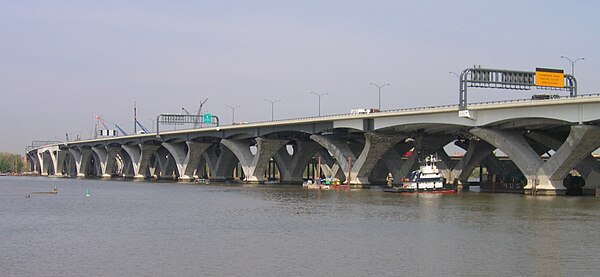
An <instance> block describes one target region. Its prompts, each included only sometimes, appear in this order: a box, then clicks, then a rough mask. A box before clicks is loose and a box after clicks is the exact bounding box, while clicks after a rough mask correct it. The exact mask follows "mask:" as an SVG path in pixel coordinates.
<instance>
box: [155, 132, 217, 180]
mask: <svg viewBox="0 0 600 277" xmlns="http://www.w3.org/2000/svg"><path fill="white" fill-rule="evenodd" d="M211 145H212V143H200V142H193V141H186V142H185V144H184V143H167V142H164V143H163V146H164V147H165V148H166V149H167V150H168V151H169V152H170V153H171V156H172V157H173V159H174V162H175V165H176V167H177V172H178V173H179V178H178V181H180V182H190V181H192V179H193V178H197V176H195V170H196V168H198V164H199V163H200V159H201V156H202V154H203V153H204V152H205V151H206V149H208V148H209V147H210V146H211ZM186 146H187V151H186V149H185V148H186Z"/></svg>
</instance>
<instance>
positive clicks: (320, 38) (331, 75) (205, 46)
mask: <svg viewBox="0 0 600 277" xmlns="http://www.w3.org/2000/svg"><path fill="white" fill-rule="evenodd" d="M598 11H600V2H597V1H570V2H565V1H552V0H550V1H548V0H545V1H350V0H348V1H326V0H320V1H310V0H307V1H281V0H274V1H122V0H121V1H109V0H107V1H60V0H58V1H27V0H23V1H10V0H6V1H0V39H1V40H0V41H1V42H0V103H2V104H1V105H0V116H1V117H0V118H1V120H0V130H1V131H0V132H1V134H2V136H1V138H0V152H11V153H21V154H22V153H24V151H25V146H27V145H30V144H31V141H34V140H56V141H64V140H65V139H66V134H69V136H70V138H71V139H73V138H75V137H77V136H79V137H81V138H89V137H90V136H91V134H92V132H93V130H94V128H95V124H96V118H95V116H94V114H100V115H102V116H103V117H104V118H105V119H106V120H108V121H110V122H113V123H116V124H118V125H119V126H120V127H122V128H123V129H125V130H127V131H130V132H132V131H133V105H134V102H135V103H136V105H137V117H138V120H139V121H140V122H141V123H142V124H143V125H146V127H147V128H148V129H152V127H151V125H153V124H154V120H155V119H156V117H157V115H159V114H160V113H181V112H182V109H181V108H182V107H185V108H186V109H187V110H188V111H190V112H192V113H195V112H196V111H197V109H198V107H199V104H200V102H201V101H203V100H204V99H206V98H208V101H207V102H206V104H204V107H203V111H204V112H209V113H212V114H215V115H217V116H219V118H220V119H221V123H222V124H230V123H231V122H232V110H231V109H230V108H228V107H227V106H228V105H229V106H240V107H239V108H236V109H235V121H246V122H255V121H266V120H270V119H271V104H270V103H269V102H267V101H265V99H269V100H272V101H275V100H281V101H279V102H276V103H275V104H274V105H273V107H274V110H273V114H274V118H275V119H286V118H296V117H307V116H315V115H317V113H318V98H317V97H316V96H315V95H313V94H311V92H315V93H319V94H320V93H327V95H324V96H322V97H321V114H323V115H328V114H342V113H349V112H350V110H351V109H353V108H377V107H378V90H377V88H376V87H375V86H372V85H370V83H377V84H387V83H389V84H390V85H389V86H386V87H384V88H383V89H382V91H381V102H382V103H381V106H382V107H381V108H382V109H384V110H388V109H399V108H410V107H428V106H437V105H455V104H458V97H459V94H458V78H457V77H456V76H455V75H453V74H450V73H449V72H456V73H460V72H461V71H462V70H464V69H467V68H471V67H473V66H474V65H477V66H479V65H481V66H482V67H484V68H493V69H509V70H523V71H535V68H536V67H547V68H557V69H564V70H565V72H566V73H570V72H571V63H570V62H569V61H567V60H566V59H563V58H561V56H567V57H570V58H571V59H576V58H580V57H584V58H585V60H580V61H578V62H577V63H576V64H575V76H576V78H577V80H578V85H579V87H578V91H579V94H589V93H600V78H597V77H596V76H597V74H598V72H597V71H595V69H598V68H600V66H599V65H600V52H599V51H598V49H600V20H599V19H598V16H597V12H598ZM533 93H535V90H533V91H510V90H489V89H487V90H486V89H469V96H468V101H469V102H482V101H496V100H510V99H524V98H530V97H531V94H533ZM542 93H543V92H542ZM563 94H564V93H563ZM109 125H111V124H109Z"/></svg>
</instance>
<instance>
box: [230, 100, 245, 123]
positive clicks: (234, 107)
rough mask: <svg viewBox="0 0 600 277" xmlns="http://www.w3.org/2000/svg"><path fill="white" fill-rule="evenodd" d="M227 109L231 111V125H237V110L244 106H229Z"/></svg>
mask: <svg viewBox="0 0 600 277" xmlns="http://www.w3.org/2000/svg"><path fill="white" fill-rule="evenodd" d="M227 107H228V108H230V109H231V125H233V123H235V109H237V108H241V107H242V106H229V105H227Z"/></svg>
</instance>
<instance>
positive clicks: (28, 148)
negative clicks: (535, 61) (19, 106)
mask: <svg viewBox="0 0 600 277" xmlns="http://www.w3.org/2000/svg"><path fill="white" fill-rule="evenodd" d="M599 96H600V93H590V94H578V95H577V96H571V97H565V98H559V99H570V98H586V97H599ZM532 101H533V102H539V101H547V100H532V99H530V98H529V99H511V100H502V101H486V102H476V103H470V104H469V106H470V107H473V106H482V105H490V104H507V103H523V102H532ZM448 108H456V109H457V110H458V108H459V105H437V106H427V107H416V108H402V109H391V110H382V111H380V112H377V113H374V114H382V113H392V112H393V113H397V112H412V111H426V110H436V109H448ZM351 115H352V114H351V113H342V114H331V115H322V116H305V117H295V118H287V119H277V120H265V121H253V122H248V123H244V124H229V125H222V126H239V127H243V126H246V125H251V124H265V123H271V122H273V123H276V122H285V121H297V120H310V119H327V118H333V117H342V116H351ZM362 115H364V114H362ZM195 129H198V128H187V129H180V130H177V131H187V130H195ZM60 143H63V142H61V141H33V142H32V144H31V145H30V146H26V147H25V151H26V152H29V151H31V150H33V149H36V148H40V147H44V146H49V145H55V144H60Z"/></svg>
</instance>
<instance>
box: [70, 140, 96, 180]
mask: <svg viewBox="0 0 600 277" xmlns="http://www.w3.org/2000/svg"><path fill="white" fill-rule="evenodd" d="M69 152H71V155H73V159H74V160H75V168H76V169H77V177H78V178H84V177H85V174H86V172H87V168H88V165H89V163H90V160H91V158H92V149H90V148H82V147H80V148H70V149H69Z"/></svg>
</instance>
